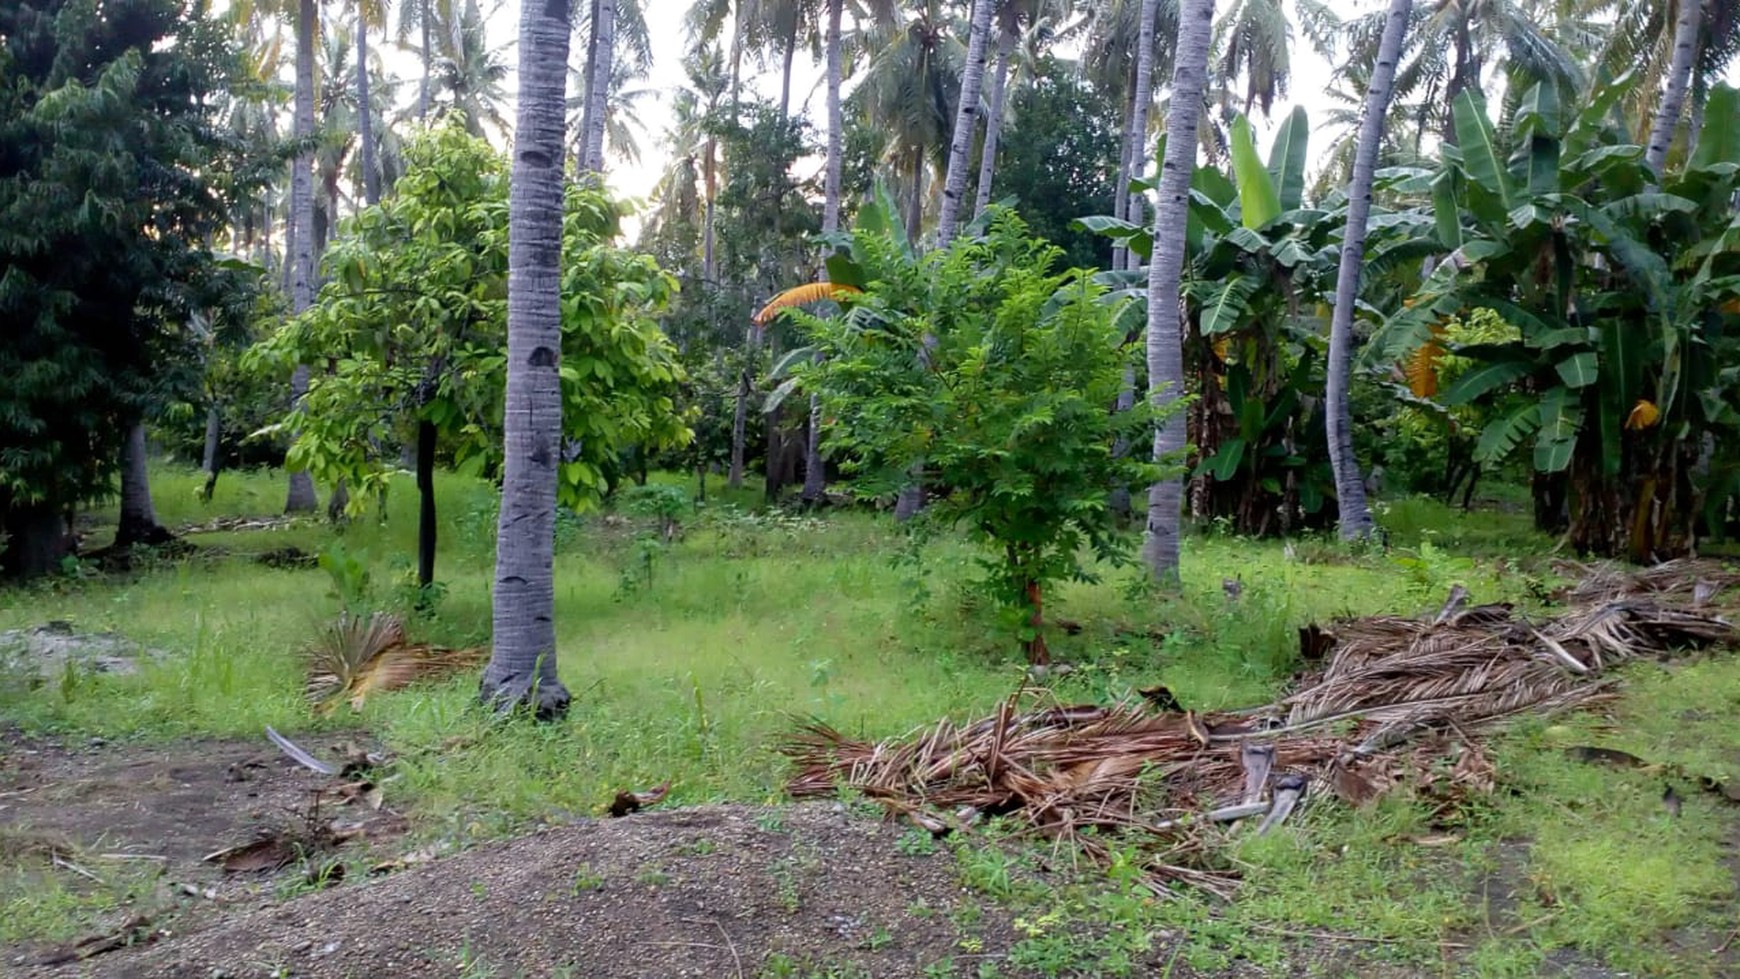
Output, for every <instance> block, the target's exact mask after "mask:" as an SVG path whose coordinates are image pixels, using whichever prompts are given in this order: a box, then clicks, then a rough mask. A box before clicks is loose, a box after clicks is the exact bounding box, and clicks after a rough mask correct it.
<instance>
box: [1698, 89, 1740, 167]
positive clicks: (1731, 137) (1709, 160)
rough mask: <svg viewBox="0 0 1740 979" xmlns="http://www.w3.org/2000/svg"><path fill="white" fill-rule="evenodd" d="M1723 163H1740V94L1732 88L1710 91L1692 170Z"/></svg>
mask: <svg viewBox="0 0 1740 979" xmlns="http://www.w3.org/2000/svg"><path fill="white" fill-rule="evenodd" d="M1719 163H1740V92H1737V91H1736V90H1735V89H1734V87H1733V86H1731V85H1717V86H1716V87H1715V88H1713V89H1711V90H1710V95H1709V101H1707V102H1705V103H1704V128H1703V129H1701V130H1699V131H1698V146H1697V148H1696V149H1694V150H1693V151H1692V161H1691V165H1690V167H1689V169H1692V170H1708V169H1710V168H1712V167H1714V166H1715V165H1717V164H1719Z"/></svg>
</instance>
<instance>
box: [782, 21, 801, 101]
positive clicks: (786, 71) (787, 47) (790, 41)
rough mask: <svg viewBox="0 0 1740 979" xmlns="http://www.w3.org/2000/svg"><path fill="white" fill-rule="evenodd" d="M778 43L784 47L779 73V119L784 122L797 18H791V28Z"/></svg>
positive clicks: (789, 97) (795, 48)
mask: <svg viewBox="0 0 1740 979" xmlns="http://www.w3.org/2000/svg"><path fill="white" fill-rule="evenodd" d="M780 45H781V47H782V48H783V49H784V50H783V51H781V53H780V57H781V58H783V59H784V63H783V64H782V65H781V66H780V73H779V121H780V122H784V121H785V120H786V119H787V117H789V116H790V114H791V63H792V58H793V57H795V56H796V55H797V19H796V18H795V17H794V18H793V19H792V23H791V30H790V31H789V32H787V33H786V35H785V37H784V38H783V39H781V41H780Z"/></svg>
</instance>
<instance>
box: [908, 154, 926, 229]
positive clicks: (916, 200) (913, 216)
mask: <svg viewBox="0 0 1740 979" xmlns="http://www.w3.org/2000/svg"><path fill="white" fill-rule="evenodd" d="M911 166H912V197H911V198H909V199H908V202H907V205H906V237H907V240H909V241H911V242H913V244H915V245H916V244H917V243H918V236H919V232H921V231H923V230H924V228H923V225H924V147H922V146H914V147H912V164H911Z"/></svg>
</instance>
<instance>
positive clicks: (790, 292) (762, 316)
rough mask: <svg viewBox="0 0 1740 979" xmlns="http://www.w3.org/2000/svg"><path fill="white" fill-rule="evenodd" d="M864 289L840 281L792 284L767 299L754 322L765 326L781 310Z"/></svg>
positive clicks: (842, 296)
mask: <svg viewBox="0 0 1740 979" xmlns="http://www.w3.org/2000/svg"><path fill="white" fill-rule="evenodd" d="M863 291H864V290H862V289H860V288H858V287H857V286H849V285H846V284H844V283H840V282H807V283H805V284H803V285H801V286H792V287H791V288H790V289H787V290H785V291H784V292H781V293H779V294H778V295H776V296H774V297H773V298H772V299H769V300H768V301H767V305H765V306H763V307H761V309H760V311H758V312H757V313H756V314H755V317H754V320H753V322H754V323H755V325H756V326H765V325H766V324H767V322H768V321H769V320H771V319H773V317H774V315H775V314H777V313H778V312H779V311H780V310H782V309H786V308H789V307H792V306H802V305H804V304H805V303H813V302H815V301H817V300H819V299H836V300H837V299H841V298H844V297H846V296H851V295H856V294H858V293H861V292H863Z"/></svg>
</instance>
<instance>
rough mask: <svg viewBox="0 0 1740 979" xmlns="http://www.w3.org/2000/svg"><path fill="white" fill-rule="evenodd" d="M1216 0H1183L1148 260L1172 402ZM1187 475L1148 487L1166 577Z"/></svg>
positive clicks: (1151, 365) (1158, 377) (1179, 385)
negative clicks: (1182, 283)
mask: <svg viewBox="0 0 1740 979" xmlns="http://www.w3.org/2000/svg"><path fill="white" fill-rule="evenodd" d="M1213 22H1214V0H1182V2H1181V3H1180V4H1179V11H1178V43H1177V46H1176V47H1175V49H1174V50H1175V55H1174V59H1173V60H1174V65H1175V67H1174V68H1173V72H1172V106H1171V110H1170V111H1169V112H1168V113H1167V118H1166V159H1165V161H1164V162H1163V163H1162V164H1161V166H1160V203H1159V206H1158V210H1157V213H1156V215H1155V220H1154V254H1153V259H1152V260H1151V261H1150V262H1149V264H1148V398H1149V400H1150V401H1152V402H1153V404H1154V405H1155V407H1157V408H1160V409H1162V410H1164V409H1166V408H1169V407H1170V406H1171V405H1173V404H1174V403H1175V402H1177V401H1178V400H1179V399H1180V398H1182V397H1183V396H1184V350H1183V343H1182V341H1183V337H1182V336H1181V332H1182V331H1181V323H1180V319H1179V311H1180V306H1181V305H1182V302H1181V299H1182V297H1181V296H1180V294H1179V292H1180V288H1179V287H1180V279H1181V276H1182V274H1183V271H1184V247H1185V234H1184V224H1185V219H1186V218H1187V216H1188V215H1189V208H1190V177H1191V173H1192V172H1193V171H1194V170H1195V169H1196V147H1197V138H1196V136H1197V132H1196V130H1197V122H1198V116H1199V115H1200V113H1201V110H1202V88H1203V83H1204V79H1205V77H1206V76H1207V74H1208V47H1209V41H1210V38H1211V35H1212V34H1213V30H1212V28H1213ZM1184 429H1185V421H1184V417H1183V416H1182V415H1180V414H1177V413H1174V414H1173V416H1172V417H1171V418H1168V419H1166V420H1165V421H1163V422H1161V423H1160V425H1159V426H1158V427H1157V428H1156V429H1155V430H1154V458H1155V459H1156V460H1159V459H1162V458H1167V457H1171V456H1173V455H1175V454H1176V453H1178V452H1180V451H1182V450H1183V448H1184ZM1183 501H1184V482H1183V480H1182V479H1180V478H1179V477H1177V476H1170V477H1167V478H1166V479H1162V480H1160V481H1158V482H1156V483H1155V484H1154V485H1152V486H1150V487H1148V528H1147V534H1146V537H1145V539H1144V540H1143V543H1142V557H1143V560H1144V561H1145V562H1146V563H1147V565H1148V571H1149V572H1150V573H1151V574H1152V575H1153V576H1154V577H1155V579H1157V580H1159V581H1161V582H1167V583H1172V582H1176V581H1177V580H1178V537H1179V529H1180V528H1179V522H1180V519H1181V509H1182V503H1183Z"/></svg>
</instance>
